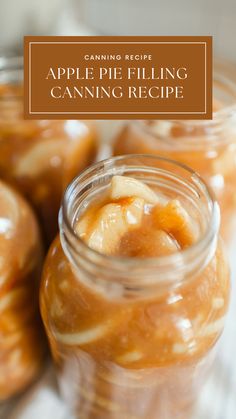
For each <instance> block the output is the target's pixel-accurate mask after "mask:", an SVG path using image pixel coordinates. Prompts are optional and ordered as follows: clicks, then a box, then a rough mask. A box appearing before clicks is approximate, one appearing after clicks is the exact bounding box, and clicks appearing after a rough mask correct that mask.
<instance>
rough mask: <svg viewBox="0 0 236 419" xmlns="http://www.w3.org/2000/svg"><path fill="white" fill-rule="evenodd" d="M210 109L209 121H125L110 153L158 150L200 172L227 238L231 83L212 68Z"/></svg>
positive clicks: (232, 204)
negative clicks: (212, 196)
mask: <svg viewBox="0 0 236 419" xmlns="http://www.w3.org/2000/svg"><path fill="white" fill-rule="evenodd" d="M221 70H222V69H221ZM213 110H214V113H213V119H212V120H199V121H198V120H195V121H192V120H179V121H166V120H165V121H159V120H147V121H129V122H128V123H127V124H126V125H125V126H124V127H123V129H122V130H121V132H120V133H119V134H118V135H117V138H116V139H115V142H114V155H122V154H130V153H131V154H132V153H141V154H142V153H149V154H153V155H160V156H163V157H166V158H171V159H174V160H176V161H178V162H181V163H184V164H186V165H188V166H190V167H191V168H192V169H193V170H195V171H197V172H198V173H200V175H201V176H202V177H203V178H204V180H205V181H206V182H207V184H208V186H210V187H211V188H212V190H213V191H214V193H215V195H216V197H217V199H218V201H219V203H220V207H221V214H222V234H223V237H224V238H225V239H227V240H228V239H230V238H231V233H232V227H233V226H235V213H236V182H235V179H236V85H235V83H234V82H233V81H230V79H228V78H227V77H225V76H223V74H222V72H221V73H217V71H216V73H215V77H214V98H213Z"/></svg>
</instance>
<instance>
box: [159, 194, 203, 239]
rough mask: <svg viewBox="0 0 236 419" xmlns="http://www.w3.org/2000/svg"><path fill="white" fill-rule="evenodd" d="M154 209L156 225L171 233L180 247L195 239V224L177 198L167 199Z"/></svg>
mask: <svg viewBox="0 0 236 419" xmlns="http://www.w3.org/2000/svg"><path fill="white" fill-rule="evenodd" d="M154 211H155V213H156V219H157V225H158V227H159V228H160V229H161V230H164V231H166V232H167V233H169V234H172V235H173V236H174V238H175V239H176V240H177V242H178V243H179V244H180V245H181V246H182V247H186V246H189V245H191V244H192V243H193V242H194V241H195V240H196V236H197V232H196V228H195V225H194V224H193V221H192V220H191V218H190V216H189V214H188V212H187V211H186V210H185V209H184V208H183V206H182V205H181V203H180V202H179V201H178V200H177V199H174V200H172V201H169V202H168V204H167V205H166V206H165V207H162V208H160V207H156V208H154Z"/></svg>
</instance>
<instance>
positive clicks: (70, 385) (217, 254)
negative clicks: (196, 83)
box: [40, 155, 229, 419]
mask: <svg viewBox="0 0 236 419" xmlns="http://www.w3.org/2000/svg"><path fill="white" fill-rule="evenodd" d="M114 175H127V176H131V177H133V178H136V179H139V180H142V181H143V182H145V183H146V184H148V185H149V186H151V187H153V186H155V187H156V188H158V191H159V192H160V193H163V194H164V195H167V196H169V197H171V196H174V197H176V196H177V195H178V198H179V200H180V201H181V202H182V203H185V207H186V206H188V208H189V209H190V210H191V212H192V214H193V216H194V217H195V220H197V219H198V220H199V224H201V226H202V227H203V233H202V235H201V237H200V238H199V240H198V241H197V242H196V243H195V244H193V245H191V246H190V247H188V248H187V249H185V250H182V251H180V252H178V253H174V254H171V255H166V256H161V257H157V258H147V259H146V258H144V259H138V260H137V259H136V258H129V257H114V256H106V255H103V254H100V253H97V252H96V251H95V250H92V249H91V248H89V247H88V246H87V245H86V244H85V243H84V242H83V241H82V240H81V239H80V238H79V237H78V236H77V235H76V234H75V228H76V227H75V226H76V223H77V222H78V220H80V217H81V215H82V214H83V212H84V210H85V209H86V208H87V207H88V204H89V203H91V202H93V201H96V200H97V197H98V196H99V197H100V196H101V195H102V194H103V193H104V192H105V191H106V189H107V188H108V187H109V185H110V181H111V178H112V177H113V176H114ZM194 214H195V215H194ZM219 217H220V216H219V208H218V205H217V203H216V202H215V200H214V199H213V198H212V196H211V194H210V192H209V191H208V189H207V187H206V186H205V184H204V182H203V181H202V180H201V178H200V177H199V176H198V175H197V174H195V173H194V172H193V171H191V170H190V169H188V168H186V167H184V166H181V165H179V164H177V163H175V162H172V161H171V160H166V159H161V158H157V157H152V156H139V155H136V156H130V157H129V156H126V157H118V158H113V159H109V160H104V161H103V162H100V163H98V164H96V165H93V166H91V168H89V169H87V170H85V171H84V172H83V173H82V174H81V175H80V176H79V177H77V178H76V179H75V180H74V181H73V182H72V184H71V185H70V186H69V187H68V189H67V191H66V193H65V196H64V200H63V203H62V208H61V211H60V216H59V224H60V235H59V236H58V237H57V238H56V239H55V241H54V242H53V244H52V246H51V248H50V250H49V253H48V256H47V259H46V263H45V267H44V273H43V279H42V283H41V290H40V307H41V314H42V318H43V321H44V325H45V328H46V332H47V336H48V339H49V343H50V347H51V351H52V355H53V358H54V361H55V364H56V366H57V369H58V378H59V385H60V389H61V392H62V395H63V397H64V398H65V400H66V401H67V402H68V404H69V406H70V407H71V408H72V410H73V412H74V413H75V417H76V418H81V419H82V418H83V419H87V418H89V419H101V418H103V419H106V418H107V419H110V418H112V419H121V418H132V419H142V418H143V419H147V418H148V419H156V418H158V419H173V418H175V419H183V417H184V418H185V419H186V418H187V417H188V414H190V412H191V410H192V407H193V403H194V401H195V400H196V396H197V394H198V392H199V391H200V389H201V387H202V385H203V382H204V381H205V379H206V376H207V374H208V370H209V368H210V366H211V364H212V360H213V358H214V352H215V351H214V348H215V344H216V342H217V340H218V338H219V336H220V335H221V332H222V329H223V325H224V320H225V314H226V311H227V306H228V299H229V272H228V265H227V262H226V259H225V255H224V251H223V249H222V243H221V241H220V240H218V227H219Z"/></svg>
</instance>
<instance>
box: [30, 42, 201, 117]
mask: <svg viewBox="0 0 236 419" xmlns="http://www.w3.org/2000/svg"><path fill="white" fill-rule="evenodd" d="M37 44H38V45H44V44H50V45H51V44H60V45H61V44H68V45H71V44H112V45H113V44H148V45H150V44H161V45H163V44H170V45H172V44H178V45H179V44H190V45H204V52H205V107H204V112H33V111H32V110H31V109H32V107H31V105H32V104H31V99H32V94H31V79H32V78H31V56H32V54H31V52H32V51H31V47H32V45H37ZM206 46H207V43H206V42H203V41H202V42H200V41H196V42H195V41H192V42H190V41H189V42H188V41H180V42H177V41H176V42H175V41H173V42H168V41H150V42H148V41H140V42H138V41H133V42H132V41H120V42H118V41H115V42H111V41H102V42H99V41H94V42H92V41H71V42H69V41H68V42H67V41H61V42H57V41H48V42H40V41H33V42H29V114H30V115H49V114H50V115H67V114H68V115H172V114H173V115H206V113H207V109H206V96H207V94H206V93H207V92H206V84H207V83H206V78H207V48H206Z"/></svg>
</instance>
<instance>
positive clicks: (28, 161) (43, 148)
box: [0, 57, 97, 242]
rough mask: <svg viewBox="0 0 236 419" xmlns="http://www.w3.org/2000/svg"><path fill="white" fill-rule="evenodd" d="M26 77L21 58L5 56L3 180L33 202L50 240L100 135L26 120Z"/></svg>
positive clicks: (86, 128) (0, 117) (0, 97)
mask: <svg viewBox="0 0 236 419" xmlns="http://www.w3.org/2000/svg"><path fill="white" fill-rule="evenodd" d="M22 78H23V65H22V60H21V59H20V58H17V57H11V58H10V57H9V58H4V57H3V58H0V178H2V179H5V180H7V181H8V182H10V183H11V184H13V185H14V186H15V187H17V188H18V189H19V190H20V191H21V192H22V193H23V195H24V196H25V197H26V198H27V199H28V200H29V201H30V203H31V204H32V205H33V207H34V208H35V210H36V212H37V214H38V216H39V220H40V222H41V224H42V226H43V230H44V234H45V237H46V239H47V242H50V240H52V239H53V238H54V236H55V235H56V232H57V216H58V211H59V207H60V202H61V197H62V193H63V190H64V189H65V187H66V186H67V184H68V183H69V182H70V181H71V180H72V179H73V178H74V177H75V176H76V175H77V174H78V173H79V172H80V171H81V170H82V169H84V168H85V167H86V166H87V165H89V164H90V163H91V162H92V161H93V159H94V158H95V155H96V149H97V140H96V133H95V131H94V127H93V126H92V125H91V124H90V123H87V122H83V121H62V120H58V121H51V120H50V121H44V120H37V121H34V120H24V119H23V86H22V82H23V80H22Z"/></svg>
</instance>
